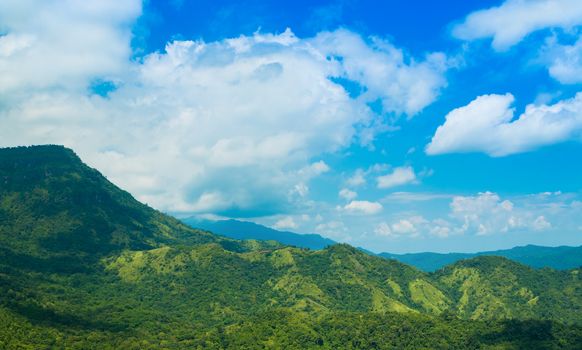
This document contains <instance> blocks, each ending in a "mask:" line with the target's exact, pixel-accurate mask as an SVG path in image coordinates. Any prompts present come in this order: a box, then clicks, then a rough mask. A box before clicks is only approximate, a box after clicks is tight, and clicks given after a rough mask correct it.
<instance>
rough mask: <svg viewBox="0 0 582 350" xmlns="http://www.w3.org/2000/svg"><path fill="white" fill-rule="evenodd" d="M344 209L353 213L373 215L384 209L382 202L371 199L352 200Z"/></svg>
mask: <svg viewBox="0 0 582 350" xmlns="http://www.w3.org/2000/svg"><path fill="white" fill-rule="evenodd" d="M343 209H344V210H345V211H346V212H348V213H352V214H363V215H373V214H378V213H379V212H381V211H382V204H380V203H378V202H369V201H351V202H350V203H348V204H346V205H345V206H344V208H343Z"/></svg>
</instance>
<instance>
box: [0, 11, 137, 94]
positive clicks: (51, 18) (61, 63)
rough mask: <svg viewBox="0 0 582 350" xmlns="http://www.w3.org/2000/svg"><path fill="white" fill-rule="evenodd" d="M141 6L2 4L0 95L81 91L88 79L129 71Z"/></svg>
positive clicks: (0, 14)
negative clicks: (133, 29)
mask: <svg viewBox="0 0 582 350" xmlns="http://www.w3.org/2000/svg"><path fill="white" fill-rule="evenodd" d="M141 7H142V3H141V1H140V0H128V1H114V0H103V1H98V2H87V1H57V0H47V1H34V0H28V1H2V2H1V3H0V27H2V32H5V33H6V35H5V36H1V37H0V93H2V94H7V93H11V92H12V93H14V92H16V91H15V90H28V89H38V88H49V87H61V88H71V87H73V88H79V89H85V88H86V86H85V83H86V81H87V80H88V79H92V78H94V77H96V76H100V75H104V76H109V75H115V74H123V73H124V71H125V70H126V69H127V68H128V67H129V57H130V55H131V49H130V47H129V45H128V42H129V40H130V38H131V27H130V26H129V25H128V24H130V23H131V22H133V21H134V20H135V19H136V18H137V17H138V16H139V15H140V14H141Z"/></svg>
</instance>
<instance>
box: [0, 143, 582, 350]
mask: <svg viewBox="0 0 582 350" xmlns="http://www.w3.org/2000/svg"><path fill="white" fill-rule="evenodd" d="M0 181H1V183H2V186H1V187H0V218H1V220H0V242H1V244H2V250H1V254H2V255H1V256H0V258H1V259H0V348H7V349H18V348H35V349H37V348H43V349H44V348H72V349H75V348H79V349H86V348H99V349H159V348H179V349H182V348H184V349H185V348H187V349H192V348H193V349H207V348H211V349H223V348H233V349H238V348H249V349H258V348H287V349H304V348H316V347H317V348H322V349H337V348H361V349H364V348H365V349H367V348H380V349H394V348H398V349H419V348H425V349H426V348H443V349H444V348H457V349H468V348H507V349H514V348H557V347H561V348H574V347H575V346H577V345H579V344H581V343H582V328H581V326H580V324H581V323H582V317H581V316H580V315H582V309H581V301H582V282H581V281H580V277H579V276H580V270H570V271H555V270H550V269H545V270H535V269H532V268H529V267H526V266H524V265H521V264H518V263H515V262H511V261H509V260H507V259H505V258H501V257H487V258H486V257H480V258H475V259H471V260H464V261H461V262H457V263H456V264H454V265H451V266H448V267H446V268H444V269H442V270H440V271H439V272H438V273H435V274H428V273H425V272H422V271H420V270H417V269H416V268H414V267H411V266H408V265H405V264H403V263H400V262H397V261H394V260H389V259H383V258H379V257H375V256H370V255H368V254H365V253H363V252H361V251H359V250H358V249H356V248H353V247H351V246H349V245H345V244H339V245H332V246H329V247H327V248H325V249H321V250H309V249H304V248H296V247H286V246H282V245H281V244H278V243H275V242H272V241H257V240H251V241H239V240H234V239H230V238H225V237H221V236H216V235H214V234H211V233H208V232H205V231H200V230H195V229H192V228H189V227H187V226H186V225H184V224H182V223H180V222H179V221H177V220H175V219H173V218H171V217H168V216H165V215H163V214H161V213H159V212H157V211H155V210H153V209H151V208H149V207H147V206H145V205H142V204H140V203H139V202H137V201H136V200H135V199H133V198H132V197H131V196H130V195H129V194H128V193H126V192H124V191H122V190H120V189H119V188H117V187H116V186H114V185H113V184H111V183H109V182H108V181H107V180H106V179H105V178H104V177H103V176H101V175H100V174H99V173H98V172H97V171H95V170H93V169H90V168H89V167H87V166H85V165H84V164H83V163H82V162H81V161H80V160H79V158H78V157H76V156H75V155H74V153H73V152H72V151H70V150H68V149H65V148H62V147H57V146H43V147H29V148H13V149H2V150H0Z"/></svg>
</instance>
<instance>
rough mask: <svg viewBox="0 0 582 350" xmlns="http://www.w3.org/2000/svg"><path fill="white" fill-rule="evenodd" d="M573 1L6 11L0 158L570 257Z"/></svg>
mask: <svg viewBox="0 0 582 350" xmlns="http://www.w3.org/2000/svg"><path fill="white" fill-rule="evenodd" d="M581 30H582V5H581V3H580V2H579V1H574V0H553V1H550V0H507V1H473V0H472V1H444V2H436V1H355V0H352V1H350V0H346V1H300V2H287V1H269V2H266V1H212V2H207V1H189V0H174V1H154V0H150V1H146V2H141V1H140V0H127V1H121V2H120V1H113V0H105V1H99V2H87V1H84V2H81V1H70V2H59V1H33V0H30V1H24V2H18V3H16V2H14V3H8V2H6V3H3V4H0V146H13V145H20V144H40V143H58V144H64V145H66V146H69V147H71V148H73V149H74V150H75V151H77V152H78V153H79V154H80V156H81V157H82V158H83V159H84V160H85V161H86V162H87V163H88V164H90V165H91V166H94V167H96V168H98V169H99V170H100V171H102V172H103V173H104V174H105V175H106V176H107V177H108V178H109V179H110V180H112V181H113V182H114V183H116V184H118V185H119V186H121V187H123V188H125V189H127V190H129V191H130V192H131V193H132V194H133V195H134V196H136V197H137V198H138V199H140V200H142V201H144V202H147V203H148V204H150V205H152V206H154V207H156V208H158V209H160V210H162V211H165V212H169V213H172V214H174V215H176V216H179V217H185V216H191V215H197V216H202V217H206V218H211V219H221V218H230V217H234V218H239V219H244V220H252V221H256V222H259V223H262V224H265V225H268V226H272V227H275V228H279V229H284V230H291V231H296V232H317V233H320V234H322V235H325V236H327V237H330V238H332V239H335V240H338V241H343V242H348V243H350V244H353V245H357V246H362V247H365V248H368V249H370V250H373V251H377V252H380V251H389V252H415V251H441V252H446V251H477V250H485V249H498V248H508V247H512V246H515V245H523V244H542V245H561V244H565V245H580V244H582V215H581V214H582V193H581V191H582V186H581V185H582V177H581V175H580V174H581V173H582V143H581V141H582V94H580V95H578V93H579V92H581V90H582V89H581V87H582V38H581V36H580V34H581V33H582V32H581Z"/></svg>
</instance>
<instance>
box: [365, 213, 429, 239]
mask: <svg viewBox="0 0 582 350" xmlns="http://www.w3.org/2000/svg"><path fill="white" fill-rule="evenodd" d="M427 224H428V221H426V219H424V218H423V217H422V216H418V215H416V216H410V217H408V218H403V219H397V220H396V221H395V222H393V223H392V224H389V223H386V222H380V223H379V224H378V225H376V227H375V228H374V233H375V234H376V235H378V236H383V237H391V238H398V237H410V238H412V237H418V236H419V235H420V230H421V229H426V226H427Z"/></svg>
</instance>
